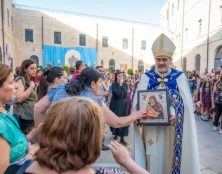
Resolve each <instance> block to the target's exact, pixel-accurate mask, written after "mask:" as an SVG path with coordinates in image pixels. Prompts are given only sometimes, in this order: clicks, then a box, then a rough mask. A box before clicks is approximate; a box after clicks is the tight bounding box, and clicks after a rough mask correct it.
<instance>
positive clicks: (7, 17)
mask: <svg viewBox="0 0 222 174" xmlns="http://www.w3.org/2000/svg"><path fill="white" fill-rule="evenodd" d="M0 4H1V3H0ZM2 5H3V10H4V11H3V13H4V14H3V25H4V27H3V26H2V12H1V8H2ZM0 12H1V14H0V17H1V19H0V32H1V33H0V39H1V40H0V41H1V43H0V46H1V49H2V57H4V55H3V54H4V50H3V35H4V47H5V48H6V47H7V55H5V58H4V59H3V62H4V63H6V64H8V65H10V64H11V60H10V58H9V57H14V52H13V50H14V49H13V33H12V17H11V16H12V1H11V0H8V1H4V4H1V6H0ZM3 29H4V31H3ZM2 33H4V34H3V35H2Z"/></svg>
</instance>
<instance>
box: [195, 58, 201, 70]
mask: <svg viewBox="0 0 222 174" xmlns="http://www.w3.org/2000/svg"><path fill="white" fill-rule="evenodd" d="M200 60H201V57H200V54H197V55H196V56H195V70H196V71H198V72H200Z"/></svg>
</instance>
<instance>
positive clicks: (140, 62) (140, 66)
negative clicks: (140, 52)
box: [138, 60, 144, 72]
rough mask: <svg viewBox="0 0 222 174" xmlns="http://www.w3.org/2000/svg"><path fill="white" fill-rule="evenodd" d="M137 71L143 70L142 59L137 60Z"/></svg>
mask: <svg viewBox="0 0 222 174" xmlns="http://www.w3.org/2000/svg"><path fill="white" fill-rule="evenodd" d="M138 71H139V72H140V71H141V72H144V62H143V60H139V61H138Z"/></svg>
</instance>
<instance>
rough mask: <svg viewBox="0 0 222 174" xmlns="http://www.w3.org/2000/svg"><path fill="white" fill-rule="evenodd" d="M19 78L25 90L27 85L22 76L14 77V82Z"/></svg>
mask: <svg viewBox="0 0 222 174" xmlns="http://www.w3.org/2000/svg"><path fill="white" fill-rule="evenodd" d="M19 80H22V84H23V85H24V88H25V90H26V89H27V88H28V87H27V85H26V82H25V79H24V77H22V76H18V77H16V78H15V82H17V81H19Z"/></svg>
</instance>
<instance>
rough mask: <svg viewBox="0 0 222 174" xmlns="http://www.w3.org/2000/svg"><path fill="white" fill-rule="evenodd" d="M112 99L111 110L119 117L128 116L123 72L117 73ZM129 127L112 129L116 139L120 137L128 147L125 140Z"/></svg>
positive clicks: (113, 84)
mask: <svg viewBox="0 0 222 174" xmlns="http://www.w3.org/2000/svg"><path fill="white" fill-rule="evenodd" d="M111 88H112V98H111V101H110V110H111V111H113V112H114V113H115V114H116V115H117V116H119V117H124V116H125V115H128V101H127V84H126V83H125V80H124V76H123V72H121V71H116V73H115V81H114V82H113V83H112V87H111ZM128 127H129V126H126V127H122V128H112V127H111V131H112V134H113V135H114V139H117V138H118V136H119V137H120V143H121V144H123V145H125V146H126V145H127V143H126V141H125V140H124V137H125V136H128Z"/></svg>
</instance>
